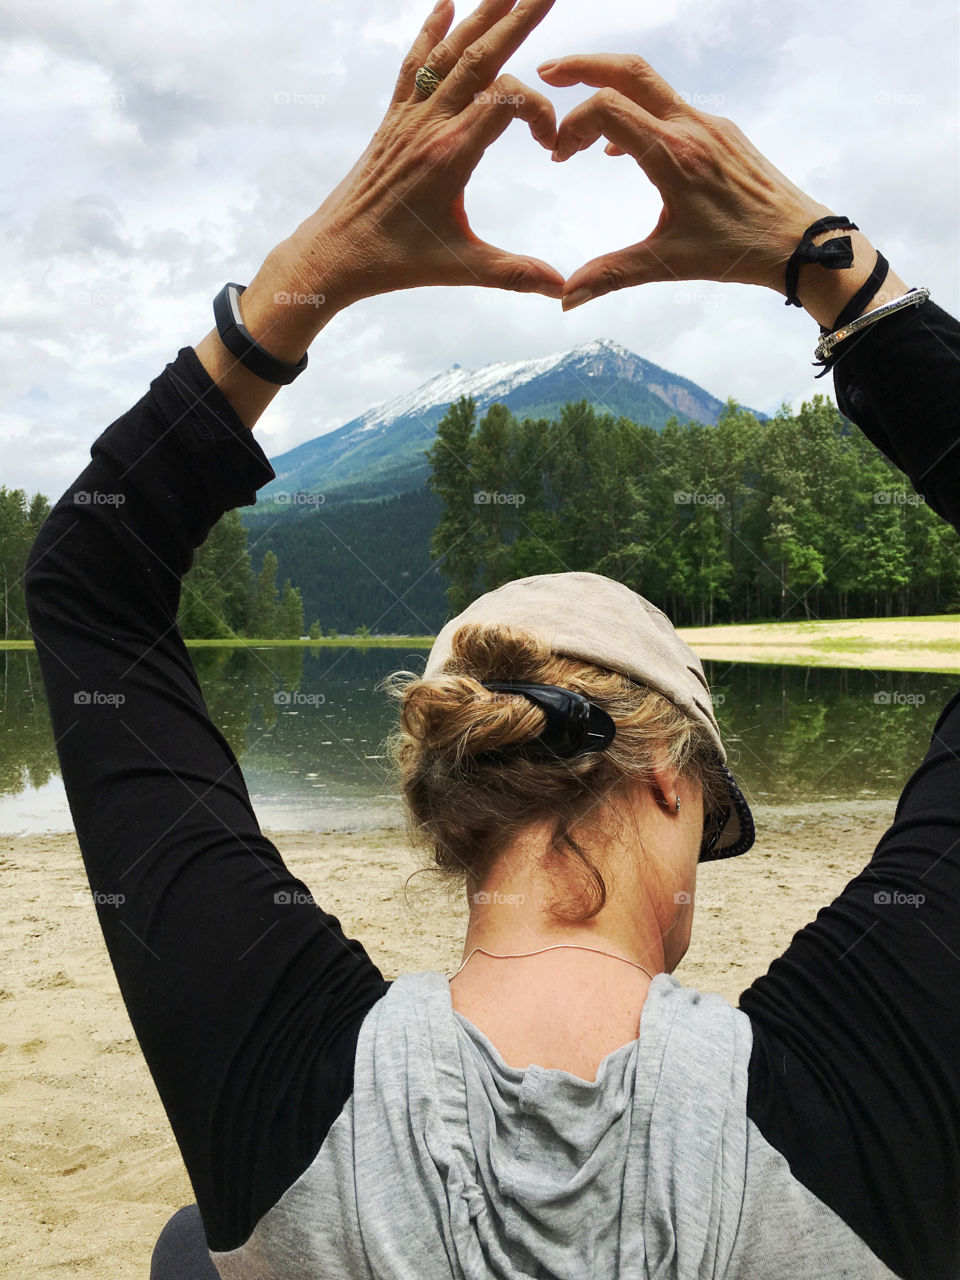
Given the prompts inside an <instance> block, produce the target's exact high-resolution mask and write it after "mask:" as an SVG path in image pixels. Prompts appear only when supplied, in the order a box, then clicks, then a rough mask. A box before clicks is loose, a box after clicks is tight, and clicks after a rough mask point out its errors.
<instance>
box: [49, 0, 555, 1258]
mask: <svg viewBox="0 0 960 1280" xmlns="http://www.w3.org/2000/svg"><path fill="white" fill-rule="evenodd" d="M551 3H552V0H523V2H522V3H520V4H519V5H516V6H515V4H514V3H513V0H488V2H487V3H486V4H484V5H482V6H481V8H480V9H479V10H478V11H477V12H476V13H475V14H473V15H472V16H471V17H469V18H467V19H466V20H465V22H464V23H462V24H461V26H460V27H459V28H457V30H456V31H454V32H449V28H450V26H451V20H452V15H453V6H452V4H451V3H450V0H443V3H441V4H440V5H438V6H437V8H436V9H435V10H434V12H433V13H432V14H431V16H430V18H429V19H428V21H427V24H426V26H425V27H424V29H423V31H422V32H421V34H420V36H419V38H418V40H417V42H416V44H415V45H414V47H413V49H412V50H411V53H410V56H409V58H408V59H407V61H406V63H405V64H404V67H403V70H402V73H401V76H400V80H399V83H398V86H397V90H396V94H395V96H394V99H393V101H392V103H391V105H390V108H389V111H388V113H387V116H386V119H385V120H384V123H383V125H382V126H381V128H380V130H379V131H378V133H377V135H376V137H375V138H374V140H373V142H372V143H371V146H370V148H369V150H368V151H367V153H366V154H365V155H364V156H363V157H362V159H361V160H360V162H359V163H358V165H357V166H356V168H355V169H354V170H353V172H352V173H351V174H350V175H349V176H348V177H347V178H346V179H345V181H344V182H343V183H342V184H341V186H340V187H339V188H338V189H337V190H336V191H335V192H334V193H333V195H331V197H330V198H329V199H328V200H327V201H326V202H325V204H324V205H323V206H322V208H321V209H320V210H319V211H318V212H317V213H315V214H314V215H313V216H312V217H311V218H309V219H308V220H307V221H306V222H305V223H304V224H303V225H302V226H301V227H300V228H299V229H298V230H297V231H296V232H295V233H294V234H293V236H291V237H290V239H289V240H286V241H284V242H283V244H281V245H280V246H278V248H277V249H276V250H275V251H274V252H273V253H272V254H271V255H270V256H269V258H268V260H267V262H266V263H265V264H264V266H263V267H262V268H261V270H260V272H259V273H258V274H257V276H256V277H255V279H254V281H253V282H252V284H251V285H250V287H249V288H248V289H247V291H246V292H245V293H244V294H243V295H242V299H241V311H242V317H243V320H244V322H245V325H246V327H247V328H248V330H250V331H251V333H252V334H253V336H254V338H256V339H257V340H258V341H259V342H260V344H261V345H262V346H263V347H264V349H265V350H267V351H268V352H269V353H270V354H271V355H273V356H274V357H276V358H277V359H279V360H282V361H285V362H286V363H295V362H296V361H298V360H299V359H300V357H301V356H302V355H303V353H304V352H305V351H306V349H307V347H308V346H309V345H310V343H311V341H312V340H313V339H314V338H315V337H316V335H317V333H318V332H319V331H320V329H321V328H322V327H323V325H324V324H325V323H327V321H328V320H329V319H330V318H331V317H332V316H333V315H334V314H335V313H336V312H337V311H338V310H341V309H343V308H344V307H346V306H349V305H350V304H352V303H353V302H355V301H357V300H358V299H360V298H363V297H367V296H370V295H371V294H373V293H378V292H383V291H385V290H387V289H399V288H411V287H413V286H415V285H429V284H438V283H444V284H482V285H489V286H492V287H500V288H511V287H512V288H516V289H520V290H530V291H538V290H539V291H541V292H545V293H548V294H551V295H553V296H555V297H559V295H560V291H561V288H562V278H561V277H560V276H559V275H558V274H557V273H556V272H554V271H552V269H551V268H549V267H547V266H546V265H544V264H541V263H538V262H535V261H532V260H530V259H526V258H518V257H515V256H513V255H511V254H509V253H508V252H506V251H503V250H498V249H495V248H493V247H491V246H489V245H485V244H483V243H482V242H480V241H479V240H478V239H477V238H476V237H475V236H474V235H473V234H472V232H471V231H470V229H469V226H468V225H467V222H466V218H465V215H464V213H463V187H464V184H465V183H466V181H467V179H468V178H469V176H470V173H471V172H472V171H473V169H474V168H475V166H476V164H477V163H478V162H479V159H480V157H481V155H482V154H483V151H484V149H485V147H486V146H488V145H489V144H490V143H491V142H492V141H493V140H494V139H495V138H496V137H498V136H499V135H500V134H501V133H502V132H503V131H504V129H506V127H507V125H508V124H509V123H510V120H511V119H512V118H513V117H514V116H516V115H522V116H523V117H524V118H525V119H527V120H528V121H529V122H530V126H531V128H532V130H533V132H534V134H535V136H536V137H538V138H539V139H540V140H541V141H542V142H543V144H544V145H545V146H547V147H548V148H552V147H553V144H554V141H555V127H554V117H553V113H552V108H551V107H550V105H549V103H547V101H546V99H545V98H544V97H543V96H542V95H541V94H539V93H537V92H535V91H534V90H530V89H523V86H519V85H518V84H517V82H514V81H511V80H510V79H508V78H504V79H501V80H500V81H499V82H498V81H497V80H496V77H497V76H498V74H499V71H500V67H501V66H502V64H503V62H504V60H505V59H506V58H507V57H508V56H509V54H510V53H511V52H513V50H514V49H515V48H516V47H517V46H518V45H519V43H520V42H521V41H522V40H523V38H524V37H525V36H526V35H527V34H528V33H529V31H530V30H531V29H532V28H533V27H534V26H535V25H536V24H537V23H538V22H539V21H540V19H541V18H542V17H543V16H544V15H545V14H546V12H547V11H548V10H549V8H550V6H551ZM448 32H449V34H448ZM461 54H465V56H464V57H462V58H461V56H460V55H461ZM428 57H429V58H430V60H431V63H432V64H433V65H434V66H435V69H436V70H438V71H439V72H441V73H444V74H445V73H447V72H449V73H450V74H449V76H448V78H447V79H446V80H445V82H444V84H443V86H442V87H441V88H440V89H439V90H438V91H437V92H436V93H435V94H434V95H433V97H431V98H429V99H428V98H427V97H426V96H425V95H423V94H421V93H420V92H419V90H417V89H416V88H415V86H414V74H415V72H416V70H417V68H418V67H419V66H420V64H421V63H423V62H425V61H426V60H427V58H428ZM521 89H522V90H523V91H522V92H520V90H521ZM477 95H480V96H479V97H478V96H477ZM219 283H220V282H211V294H212V293H213V292H215V287H214V286H215V284H216V285H219ZM321 295H322V296H323V297H324V298H325V301H324V302H323V303H322V304H321V305H317V302H318V300H319V298H320V297H321ZM277 390H278V388H277V387H276V386H275V385H272V384H270V383H268V382H266V381H263V380H262V379H260V378H259V377H257V376H256V375H255V374H253V373H250V372H249V371H248V370H247V369H246V368H245V367H244V366H243V365H242V364H239V363H238V362H237V361H236V359H235V358H234V357H232V356H231V355H230V354H229V352H228V351H227V350H226V348H225V347H224V346H223V345H222V343H220V340H219V338H218V337H217V335H216V333H213V334H211V335H208V337H207V338H206V339H204V341H202V342H201V343H199V345H198V347H197V349H196V351H194V350H193V349H192V348H189V347H185V348H184V349H183V350H182V351H181V352H180V353H179V355H178V357H177V359H176V360H175V361H174V362H173V363H172V364H170V365H169V366H168V367H167V368H166V369H165V370H164V371H163V372H162V373H161V374H160V375H159V376H158V377H157V378H156V380H155V381H154V382H153V383H152V385H151V388H150V391H149V392H148V393H147V395H145V396H144V398H143V399H142V400H141V401H140V402H139V403H138V404H136V405H135V406H134V407H133V408H132V409H131V410H129V412H127V413H125V414H124V415H123V416H122V417H120V418H119V419H118V420H117V421H116V422H114V423H113V424H112V425H111V426H110V427H109V428H108V429H107V430H106V431H105V432H103V434H101V435H100V436H99V437H98V438H97V439H96V440H95V441H94V443H93V446H92V449H91V455H92V461H91V463H90V465H89V466H88V467H87V468H86V470H85V471H84V472H83V473H82V474H81V475H80V476H79V477H78V478H77V480H76V481H74V483H73V484H72V485H71V486H70V487H69V489H68V490H67V492H66V493H65V494H64V495H63V496H62V497H61V498H60V500H59V501H58V502H57V504H56V506H55V507H54V509H53V511H52V512H51V515H50V517H49V519H48V520H47V521H46V523H45V524H44V526H43V528H42V530H41V531H40V534H39V536H38V537H37V540H36V542H35V544H34V546H33V548H32V550H31V553H30V557H29V564H28V570H27V576H26V593H27V606H28V610H29V616H30V622H31V626H32V629H33V634H34V637H35V640H36V644H37V650H38V654H39V658H40V665H41V670H42V672H43V678H44V683H45V686H46V690H47V696H48V701H49V707H50V714H51V719H52V722H53V728H54V734H55V738H56V743H57V750H58V754H59V757H60V764H61V771H62V775H63V780H64V785H65V787H66V791H67V796H68V799H69V802H70V807H71V812H72V815H73V819H74V823H75V826H76V831H77V836H78V839H79V843H80V848H81V851H82V854H83V859H84V864H85V867H86V871H87V876H88V878H89V881H90V886H91V889H92V890H93V891H94V893H95V895H96V898H95V900H96V903H97V910H98V914H99V918H100V923H101V926H102V929H103V934H104V938H105V941H106V944H107V949H108V951H109V954H110V959H111V961H112V963H113V966H114V969H115V971H116V974H117V979H118V982H119V985H120V990H121V993H122V995H123V999H124V1001H125V1003H126V1006H127V1010H128V1012H129V1015H130V1019H131V1022H132V1024H133V1027H134V1030H135V1032H136V1034H137V1037H138V1040H139V1042H140V1046H141V1048H142V1050H143V1053H144V1056H145V1058H146V1060H147V1063H148V1065H149V1067H150V1070H151V1073H152V1075H153V1079H154V1081H155V1083H156V1086H157V1089H158V1092H159V1094H160V1097H161V1099H162V1101H163V1104H164V1106H165V1108H166V1111H167V1114H168V1116H169V1119H170V1122H171V1125H172V1127H173V1130H174V1133H175V1135H176V1138H177V1141H178V1143H179V1146H180V1149H181V1152H182V1154H183V1157H184V1162H185V1164H186V1168H187V1171H188V1173H189V1176H190V1179H191V1182H192V1184H193V1188H194V1193H195V1195H196V1198H197V1203H198V1204H199V1207H200V1210H201V1214H202V1217H203V1222H204V1226H205V1229H206V1235H207V1242H208V1244H209V1245H210V1247H211V1248H213V1249H215V1250H218V1251H229V1250H232V1249H235V1248H237V1247H238V1246H239V1245H240V1244H242V1243H243V1242H244V1241H245V1240H246V1239H247V1237H248V1236H249V1234H250V1232H251V1231H252V1229H253V1227H254V1226H255V1224H256V1223H257V1221H258V1220H259V1219H260V1217H261V1216H262V1215H263V1214H264V1213H265V1212H266V1211H267V1210H268V1209H269V1208H270V1207H271V1206H272V1205H273V1204H274V1203H276V1201H277V1199H278V1198H279V1197H280V1196H281V1195H282V1193H283V1192H284V1191H285V1190H286V1188H287V1187H289V1186H290V1185H291V1184H292V1183H293V1182H294V1181H295V1180H296V1178H297V1177H298V1176H299V1175H300V1174H301V1173H302V1172H303V1171H304V1170H305V1169H306V1168H307V1167H308V1165H309V1164H310V1163H311V1161H312V1160H313V1159H314V1157H315V1156H316V1153H317V1151H318V1149H319V1147H320V1144H321V1143H322V1141H323V1139H324V1137H325V1136H326V1134H327V1132H328V1130H329V1128H330V1126H331V1124H332V1123H333V1122H334V1120H335V1119H336V1117H337V1116H338V1114H339V1113H340V1111H341V1110H342V1108H343V1105H344V1103H345V1101H346V1099H347V1098H348V1097H349V1095H350V1092H351V1089H352V1083H353V1059H354V1051H355V1046H356V1041H357V1035H358V1033H359V1027H360V1023H361V1022H362V1020H363V1018H364V1016H365V1015H366V1013H367V1012H368V1011H369V1009H370V1007H371V1006H372V1005H373V1004H374V1003H375V1002H376V1001H377V1000H378V999H379V998H380V997H381V996H382V995H383V993H384V991H385V989H386V984H385V982H384V980H383V977H382V975H381V974H380V973H379V971H378V970H377V969H376V967H375V966H374V965H373V963H372V962H371V961H370V959H369V957H368V956H367V955H366V953H365V951H364V949H363V947H362V946H361V945H360V944H359V943H358V942H356V941H354V940H352V939H349V938H347V937H345V936H344V933H343V930H342V929H341V927H340V924H339V922H338V921H337V920H336V919H335V918H334V917H333V916H331V915H329V914H327V913H326V912H324V911H323V910H322V909H321V908H320V907H319V906H317V905H316V904H315V903H314V902H313V899H312V898H311V896H310V892H309V890H308V888H307V886H306V885H304V884H302V883H301V882H299V881H297V880H295V879H294V878H293V877H292V876H291V874H290V872H289V871H288V870H287V868H286V867H285V866H284V864H283V860H282V859H281V857H280V855H279V853H278V851H277V849H276V848H275V847H274V845H273V844H272V843H271V842H270V841H269V840H267V839H266V838H265V837H264V835H263V834H262V832H261V831H260V828H259V825H258V823H257V821H256V817H255V815H254V812H253V810H252V808H251V804H250V799H249V796H248V794H247V789H246V786H245V784H244V779H243V775H242V773H241V770H240V766H239V764H238V762H237V760H236V758H235V756H234V754H233V752H232V751H231V749H230V747H229V745H228V744H227V742H226V741H225V740H224V738H223V737H222V735H221V734H220V733H219V732H218V730H217V729H216V727H215V726H214V725H213V723H212V722H211V720H210V717H209V715H208V712H207V708H206V706H205V703H204V700H203V696H202V693H201V690H200V686H199V683H198V681H197V677H196V674H195V671H194V668H193V665H192V663H191V661H190V658H189V655H188V653H187V651H186V649H185V647H184V644H183V640H182V638H181V636H180V633H179V631H178V629H177V623H176V619H177V607H178V602H179V598H180V593H181V580H182V578H183V575H184V574H185V573H186V571H187V570H188V569H189V567H190V564H191V562H192V557H193V553H194V550H195V549H196V548H197V547H198V546H200V544H201V543H202V542H203V541H204V539H205V538H206V536H207V534H208V533H209V531H210V529H211V528H212V527H213V525H214V524H215V523H216V521H217V520H218V519H219V518H220V516H221V515H222V514H223V513H224V512H225V511H228V510H230V509H232V508H234V507H238V506H246V505H249V504H250V503H252V502H254V501H255V495H256V492H257V490H258V489H259V488H260V487H261V486H262V485H264V484H265V483H267V482H268V481H269V480H271V479H273V478H274V473H273V470H272V468H271V467H270V465H269V463H268V461H267V459H266V457H265V456H264V454H263V451H262V449H261V448H260V446H259V444H258V443H257V442H256V440H255V438H254V436H253V435H252V433H251V431H250V430H249V428H251V427H252V426H253V425H254V423H255V422H256V420H257V418H258V417H259V416H260V414H261V413H262V412H263V409H264V408H265V407H266V405H267V404H268V403H269V401H270V400H271V399H272V397H273V396H274V395H275V394H276V392H277ZM317 891H318V894H319V893H322V887H321V886H318V887H317Z"/></svg>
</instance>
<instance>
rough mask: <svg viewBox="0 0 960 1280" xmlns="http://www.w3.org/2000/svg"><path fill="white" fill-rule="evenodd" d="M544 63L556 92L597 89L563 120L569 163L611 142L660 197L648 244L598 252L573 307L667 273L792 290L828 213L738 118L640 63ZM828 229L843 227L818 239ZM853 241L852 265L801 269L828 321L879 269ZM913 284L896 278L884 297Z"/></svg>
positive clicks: (803, 288)
mask: <svg viewBox="0 0 960 1280" xmlns="http://www.w3.org/2000/svg"><path fill="white" fill-rule="evenodd" d="M539 70H540V75H541V77H542V78H543V79H544V80H545V81H546V82H547V84H549V85H552V86H555V87H557V86H569V85H574V84H587V85H591V86H592V87H594V88H599V90H600V92H599V93H596V94H594V96H593V97H592V98H590V99H589V100H588V101H586V102H584V103H582V104H581V105H580V106H578V107H575V108H574V110H573V111H571V112H570V114H569V115H568V116H567V117H566V119H565V120H564V121H563V122H562V124H561V125H560V130H559V137H558V142H557V150H556V153H555V158H556V159H557V160H561V161H563V160H568V159H569V158H570V157H571V156H573V155H575V154H576V153H577V152H578V151H584V150H586V149H587V148H588V147H591V146H592V145H593V144H594V143H595V142H596V141H597V140H598V139H599V138H601V137H604V138H606V139H607V141H608V146H607V154H608V155H613V156H618V155H631V156H633V158H634V159H635V160H636V161H637V163H638V164H639V165H640V167H641V168H642V169H643V171H644V173H645V174H646V175H647V177H648V178H649V179H650V181H651V182H653V183H654V185H655V186H656V187H657V189H658V190H659V192H660V194H661V196H662V197H663V212H662V213H661V215H660V221H659V222H658V223H657V226H656V228H655V229H654V231H653V232H652V233H651V234H650V235H649V236H648V237H647V238H646V240H642V241H641V242H640V243H639V244H634V245H631V246H630V247H629V248H626V249H621V250H620V251H618V252H614V253H608V254H605V255H604V256H603V257H600V258H596V259H594V261H592V262H589V263H587V264H586V266H583V267H581V268H580V269H579V270H578V271H577V272H575V274H574V275H572V276H571V277H570V279H569V280H568V281H567V284H566V287H565V289H564V295H563V303H564V308H565V310H571V309H572V308H573V307H576V306H580V305H581V304H582V303H584V302H589V301H590V300H591V299H592V298H598V297H601V296H602V295H603V294H607V293H611V292H613V291H614V290H616V289H625V288H627V287H629V286H630V285H635V284H646V283H649V282H652V281H658V280H719V281H731V282H739V283H742V284H757V285H765V286H766V287H768V288H770V289H775V290H776V291H777V292H778V293H781V294H783V295H784V296H785V295H786V285H785V274H786V266H787V262H788V261H789V259H790V257H791V255H792V254H793V251H794V250H795V249H796V247H797V245H798V244H799V242H800V239H801V237H802V236H803V233H804V231H805V230H806V229H807V227H809V226H810V225H811V224H812V223H813V222H815V221H817V219H819V218H823V217H826V216H827V215H829V214H830V213H831V212H832V210H831V209H829V208H828V207H827V206H826V205H824V204H820V203H818V202H817V201H816V200H814V199H813V198H812V197H810V196H808V195H806V194H805V193H804V192H803V191H801V190H800V189H799V188H798V187H796V186H794V184H793V183H792V182H791V181H790V180H789V179H788V178H786V177H785V176H784V175H783V174H782V173H781V172H780V171H779V169H777V168H775V167H774V166H773V165H772V164H771V163H770V161H769V160H767V159H766V158H765V157H764V156H762V155H761V154H760V152H759V151H758V150H757V149H756V147H755V146H754V145H753V144H752V143H751V142H750V140H749V139H748V138H747V137H746V136H745V135H744V134H743V133H742V132H741V130H740V129H738V128H737V126H736V125H735V124H734V123H733V121H732V120H726V119H724V118H722V117H720V116H712V115H708V114H706V113H705V112H703V111H697V110H696V109H695V108H693V107H691V106H690V105H689V104H688V103H686V102H685V101H684V99H683V97H682V96H681V95H680V94H678V93H677V92H676V91H675V90H674V89H672V88H671V87H670V85H669V84H667V82H666V81H665V80H663V79H662V78H661V77H660V76H659V75H657V73H656V72H655V71H654V70H653V68H652V67H650V66H649V64H648V63H646V62H644V60H643V59H642V58H639V57H626V56H621V55H614V54H592V55H585V56H575V57H569V58H561V59H559V60H558V61H556V62H551V63H544V64H543V65H542V66H541V67H540V69H539ZM830 234H832V235H836V234H837V233H836V232H833V233H828V234H827V235H826V236H823V237H818V240H819V239H821V238H829V235H830ZM843 234H848V233H846V232H845V233H843ZM852 239H853V244H854V249H855V251H856V261H855V264H854V266H853V267H852V268H850V269H849V270H847V271H824V270H823V269H822V268H818V267H815V266H813V267H805V268H803V269H802V270H801V273H800V291H799V296H800V299H801V301H802V302H803V304H804V306H805V307H806V308H807V310H808V311H809V312H810V313H811V314H812V315H813V316H814V317H815V318H816V319H817V320H819V321H820V323H822V324H825V325H828V326H829V325H830V324H831V323H832V321H833V319H834V318H835V317H836V315H837V314H838V313H839V311H840V310H841V309H842V307H843V305H844V303H845V302H846V301H847V300H848V299H849V298H850V297H852V296H853V295H854V294H855V293H856V291H857V289H858V288H859V287H860V285H862V284H863V282H864V281H865V280H866V278H867V276H869V274H870V272H871V270H872V269H873V265H874V261H875V257H876V255H875V252H874V251H873V250H871V248H870V245H869V241H867V239H866V237H865V236H863V235H862V234H859V233H856V232H854V233H852ZM905 291H906V286H905V285H903V282H902V281H901V280H899V278H898V277H896V276H893V275H891V276H890V277H889V279H888V281H887V284H886V286H885V290H884V293H885V294H886V295H889V296H890V297H895V296H898V294H900V293H903V292H905ZM880 300H881V298H880V295H878V298H877V300H876V301H875V303H874V304H872V305H879V302H880Z"/></svg>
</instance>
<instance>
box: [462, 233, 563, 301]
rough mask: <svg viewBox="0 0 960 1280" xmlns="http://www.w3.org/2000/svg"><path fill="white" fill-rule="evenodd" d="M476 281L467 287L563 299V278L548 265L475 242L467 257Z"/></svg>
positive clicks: (478, 241)
mask: <svg viewBox="0 0 960 1280" xmlns="http://www.w3.org/2000/svg"><path fill="white" fill-rule="evenodd" d="M466 265H467V266H468V267H469V268H470V270H471V272H472V274H473V279H472V280H470V281H469V282H468V283H471V284H477V285H483V286H485V287H486V288H488V289H506V290H508V291H509V292H511V293H539V294H542V295H543V296H544V297H547V298H561V297H562V296H563V290H564V278H563V276H562V275H561V274H560V272H559V271H557V270H556V268H554V267H551V265H550V263H549V262H543V261H542V260H541V259H540V258H528V257H525V256H522V255H520V254H515V253H507V251H506V250H505V249H498V248H497V247H496V245H492V244H487V243H486V242H485V241H483V240H475V241H474V242H473V244H472V246H471V249H470V251H469V253H468V254H467V256H466Z"/></svg>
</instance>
